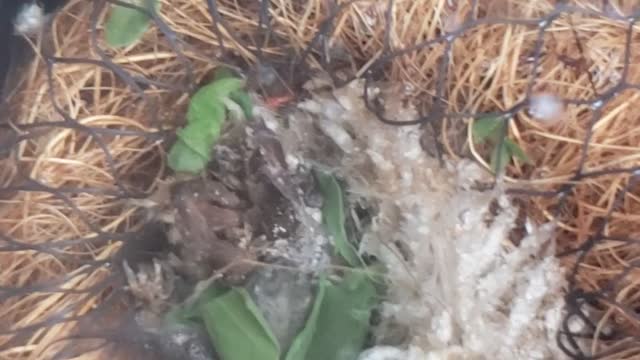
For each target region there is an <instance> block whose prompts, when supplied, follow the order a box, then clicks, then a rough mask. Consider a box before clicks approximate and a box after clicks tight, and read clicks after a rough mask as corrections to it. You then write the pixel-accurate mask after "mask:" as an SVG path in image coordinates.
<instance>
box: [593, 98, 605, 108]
mask: <svg viewBox="0 0 640 360" xmlns="http://www.w3.org/2000/svg"><path fill="white" fill-rule="evenodd" d="M602 105H604V102H603V101H602V100H598V101H596V102H594V103H593V104H591V108H592V109H600V108H601V107H602Z"/></svg>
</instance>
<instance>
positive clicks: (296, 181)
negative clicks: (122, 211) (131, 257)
mask: <svg viewBox="0 0 640 360" xmlns="http://www.w3.org/2000/svg"><path fill="white" fill-rule="evenodd" d="M244 83H245V82H244V80H242V79H241V77H239V76H236V75H234V74H232V73H230V72H229V71H227V70H219V71H217V72H216V76H215V78H214V80H213V81H212V82H211V83H210V84H207V85H205V86H204V87H202V88H201V89H199V90H198V91H196V93H195V95H194V96H193V97H192V98H191V101H190V104H189V110H188V112H187V114H186V120H187V121H186V124H185V126H184V127H183V128H182V129H180V130H178V131H177V135H178V136H177V139H176V141H175V142H174V143H173V144H172V146H171V147H170V149H169V150H168V154H169V155H168V165H169V167H170V168H171V169H172V170H173V174H172V177H171V178H170V179H168V180H166V181H165V185H164V186H163V187H162V188H161V189H159V190H158V192H157V194H156V195H155V196H153V197H152V199H153V201H149V202H148V203H147V208H148V209H147V211H148V216H149V217H150V221H152V222H154V223H160V224H163V225H162V226H163V228H164V229H165V234H166V237H167V239H168V245H167V247H166V249H165V250H164V251H163V252H161V253H160V254H159V255H158V256H155V257H153V259H152V260H151V261H150V262H148V263H144V264H139V265H138V266H137V268H136V269H135V270H134V269H133V268H132V267H131V266H129V264H128V263H127V261H126V256H125V261H124V262H123V268H124V271H125V274H126V277H127V279H128V287H129V290H130V293H131V294H132V295H133V296H134V298H135V299H136V301H137V303H138V309H139V310H138V316H137V318H139V319H143V320H141V321H139V323H140V326H141V328H143V329H144V328H145V327H147V324H149V323H151V324H153V328H154V330H153V332H154V333H156V334H158V333H163V332H165V333H166V332H167V331H168V330H167V329H184V328H185V327H186V328H187V329H190V330H191V331H192V332H193V333H194V334H195V333H197V332H200V333H202V332H203V331H204V333H206V334H207V336H206V337H205V338H202V337H200V338H198V339H199V340H197V341H196V342H200V343H201V344H199V346H196V347H198V348H199V349H201V351H199V352H197V354H198V355H197V356H196V355H193V354H192V355H188V356H187V358H189V359H196V358H197V359H200V358H203V359H204V358H217V359H222V360H244V359H258V358H259V359H274V360H275V359H287V360H298V359H299V360H302V359H324V358H331V359H341V360H349V359H354V360H355V359H356V358H357V356H358V354H359V352H360V351H361V350H362V348H363V346H364V345H365V342H366V341H367V335H368V333H369V322H370V315H371V313H372V311H373V309H374V308H375V305H376V302H377V299H378V298H379V291H378V290H379V287H378V286H377V285H378V284H376V282H375V281H374V279H375V277H374V276H373V271H374V270H373V268H370V267H369V264H368V263H367V262H365V261H364V260H363V259H361V258H360V255H359V254H358V251H357V241H356V239H357V234H356V233H355V232H353V231H348V229H347V227H346V224H347V220H348V217H349V216H348V215H349V214H351V212H350V210H349V206H350V205H349V204H347V201H346V199H345V198H344V194H343V189H342V187H341V184H340V182H339V180H338V179H337V178H335V177H334V176H333V175H332V174H331V173H330V172H328V171H326V169H319V168H317V167H315V166H313V165H310V164H304V163H302V162H294V163H293V164H292V161H291V159H288V154H287V153H286V152H285V150H284V148H283V145H282V143H281V142H280V139H279V136H278V134H276V133H275V132H274V131H272V130H271V129H270V126H269V124H268V121H265V120H264V119H263V118H262V117H258V116H256V117H254V116H253V112H254V108H253V105H252V103H251V97H250V96H249V93H248V92H247V91H246V90H245V87H244ZM234 106H235V107H236V109H240V111H237V110H236V112H235V114H232V111H233V108H234ZM238 113H240V115H238ZM192 132H193V133H194V134H196V135H194V136H190V135H189V134H191V133H192ZM206 132H208V133H206ZM185 164H186V165H185ZM149 319H152V320H149ZM158 329H163V330H158ZM170 333H171V332H170ZM192 340H193V339H192ZM202 342H206V343H207V344H202ZM191 346H193V341H192V342H191ZM209 347H211V349H213V350H211V351H210V353H207V352H206V351H204V350H203V349H208V348H209ZM188 353H189V351H187V350H185V351H183V355H182V356H185V355H184V354H188ZM203 354H204V355H203Z"/></svg>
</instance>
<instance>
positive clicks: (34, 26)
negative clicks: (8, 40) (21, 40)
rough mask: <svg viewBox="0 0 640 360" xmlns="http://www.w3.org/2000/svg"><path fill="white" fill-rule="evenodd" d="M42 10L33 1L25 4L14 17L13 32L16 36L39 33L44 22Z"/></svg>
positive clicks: (44, 17)
mask: <svg viewBox="0 0 640 360" xmlns="http://www.w3.org/2000/svg"><path fill="white" fill-rule="evenodd" d="M46 18H47V17H46V16H45V14H44V11H43V9H42V8H41V7H40V6H38V4H37V3H36V2H35V1H34V2H32V3H30V4H25V5H23V6H22V8H21V9H20V12H18V15H17V16H16V20H15V24H14V30H15V32H16V34H18V35H28V34H33V33H35V32H37V31H39V30H40V29H41V28H42V25H43V24H44V23H45V21H46Z"/></svg>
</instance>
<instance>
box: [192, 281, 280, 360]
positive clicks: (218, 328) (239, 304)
mask: <svg viewBox="0 0 640 360" xmlns="http://www.w3.org/2000/svg"><path fill="white" fill-rule="evenodd" d="M199 310H200V315H201V316H202V319H203V320H204V323H205V326H206V328H207V332H208V333H209V336H210V337H211V340H212V342H213V345H214V347H215V349H216V351H217V352H218V353H219V354H220V356H221V357H222V358H223V359H224V360H255V359H261V360H278V359H279V357H280V349H279V345H278V342H277V340H276V339H275V337H274V335H273V334H272V332H271V330H270V329H269V327H268V326H267V322H266V320H265V319H264V317H263V316H262V314H261V313H260V311H259V310H258V309H257V307H256V305H255V304H254V303H253V301H252V300H251V298H250V296H249V294H247V292H246V290H244V289H238V288H235V289H232V290H230V291H228V292H227V293H225V294H224V295H222V296H218V297H216V298H213V299H211V300H209V301H206V302H202V303H201V304H200V306H199Z"/></svg>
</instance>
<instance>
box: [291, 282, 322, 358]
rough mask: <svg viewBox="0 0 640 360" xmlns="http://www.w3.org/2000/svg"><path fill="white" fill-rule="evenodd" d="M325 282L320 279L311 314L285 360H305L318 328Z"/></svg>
mask: <svg viewBox="0 0 640 360" xmlns="http://www.w3.org/2000/svg"><path fill="white" fill-rule="evenodd" d="M326 285H327V281H325V279H321V280H320V282H319V283H318V290H317V291H316V296H315V300H314V303H313V308H312V309H311V313H310V314H309V317H308V318H307V322H306V324H305V325H304V329H302V331H301V332H300V333H299V334H298V335H296V338H295V339H294V340H293V343H292V344H291V347H290V348H289V351H288V352H287V356H286V358H285V360H306V359H307V352H308V351H309V347H310V346H311V342H312V341H313V339H314V336H315V335H316V328H317V326H318V317H319V316H320V308H321V307H322V303H323V301H324V293H325V290H326Z"/></svg>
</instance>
